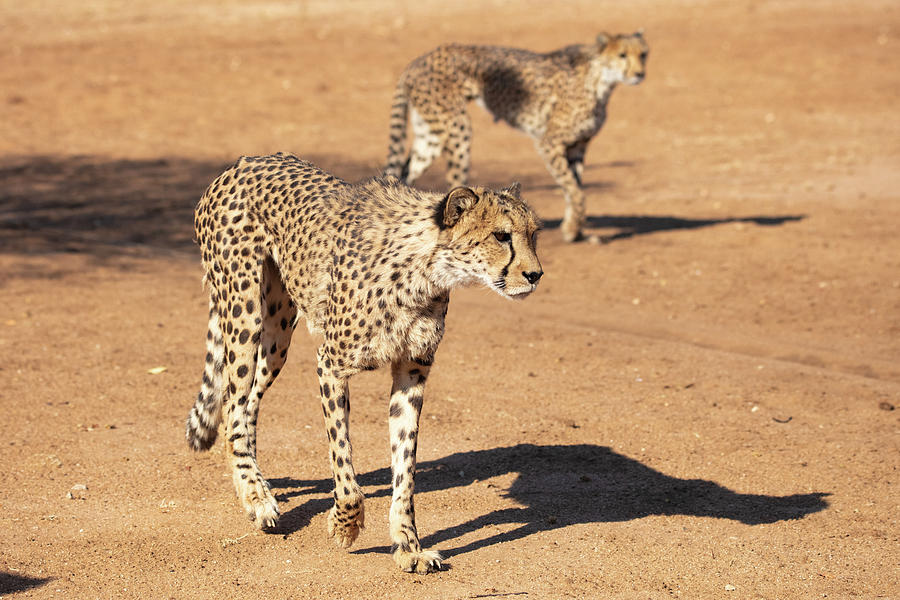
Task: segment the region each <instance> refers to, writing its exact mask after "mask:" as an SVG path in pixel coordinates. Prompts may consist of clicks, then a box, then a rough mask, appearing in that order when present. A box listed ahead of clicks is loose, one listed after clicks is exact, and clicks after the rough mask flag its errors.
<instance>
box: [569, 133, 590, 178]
mask: <svg viewBox="0 0 900 600" xmlns="http://www.w3.org/2000/svg"><path fill="white" fill-rule="evenodd" d="M588 141H589V140H578V141H577V142H575V143H573V144H569V145H567V146H566V161H568V163H569V170H570V171H572V175H573V176H574V177H575V182H576V183H577V184H578V187H582V188H583V187H584V154H585V152H586V151H587V145H588Z"/></svg>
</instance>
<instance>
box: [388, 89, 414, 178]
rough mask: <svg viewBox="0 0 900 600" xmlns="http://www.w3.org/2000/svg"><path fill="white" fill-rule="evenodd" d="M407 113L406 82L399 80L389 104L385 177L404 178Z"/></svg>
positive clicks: (406, 160)
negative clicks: (388, 137) (388, 133)
mask: <svg viewBox="0 0 900 600" xmlns="http://www.w3.org/2000/svg"><path fill="white" fill-rule="evenodd" d="M408 113H409V95H408V94H407V86H406V82H405V81H404V80H403V79H402V78H401V80H400V82H399V83H397V89H396V91H395V92H394V100H393V103H392V104H391V119H390V137H391V139H390V144H388V158H387V166H386V167H385V168H384V174H385V175H386V176H393V177H398V178H400V179H405V178H406V173H405V171H406V163H408V162H409V161H408V159H407V158H406V123H407V118H408Z"/></svg>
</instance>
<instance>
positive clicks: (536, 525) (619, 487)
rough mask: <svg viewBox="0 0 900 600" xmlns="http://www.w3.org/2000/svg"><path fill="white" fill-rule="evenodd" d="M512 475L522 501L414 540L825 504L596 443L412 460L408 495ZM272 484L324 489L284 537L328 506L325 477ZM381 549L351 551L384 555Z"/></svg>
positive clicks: (385, 476)
mask: <svg viewBox="0 0 900 600" xmlns="http://www.w3.org/2000/svg"><path fill="white" fill-rule="evenodd" d="M508 473H516V474H517V475H518V476H517V478H516V480H515V481H514V482H513V483H512V485H511V486H510V487H509V488H508V489H506V490H502V491H501V494H502V495H503V496H504V497H508V498H511V499H513V500H515V501H516V502H517V503H519V504H521V505H522V506H521V507H515V508H503V509H499V510H496V511H494V512H491V513H488V514H486V515H482V516H480V517H478V518H476V519H473V520H471V521H468V522H466V523H461V524H459V525H454V526H451V527H448V528H446V529H443V530H441V531H437V532H435V533H433V534H431V535H429V536H427V537H426V538H424V539H423V540H422V543H423V545H424V546H427V547H435V546H438V545H441V544H443V543H445V542H449V541H451V540H453V539H456V538H459V537H462V536H464V535H465V534H467V533H470V532H473V531H477V530H479V529H482V528H484V527H485V526H488V525H496V524H516V525H518V527H516V528H514V529H512V530H511V531H507V532H505V533H501V534H496V535H493V536H491V537H488V538H485V539H482V540H478V541H475V542H471V543H469V544H466V545H464V546H460V547H457V548H451V549H448V548H441V551H442V553H443V554H444V555H446V556H453V555H455V554H460V553H464V552H470V551H472V550H476V549H478V548H483V547H485V546H490V545H492V544H496V543H500V542H508V541H512V540H516V539H520V538H523V537H526V536H529V535H531V534H533V533H537V532H540V531H547V530H552V529H557V528H560V527H565V526H567V525H573V524H577V523H608V522H616V521H630V520H633V519H640V518H643V517H647V516H651V515H688V516H695V517H712V518H716V519H731V520H733V521H739V522H741V523H744V524H746V525H762V524H767V523H776V522H778V521H789V520H794V519H801V518H803V517H805V516H806V515H808V514H810V513H814V512H818V511H821V510H824V509H825V508H827V507H828V502H827V501H826V500H825V498H826V497H827V496H828V494H827V493H821V492H816V493H811V494H793V495H789V496H769V495H764V494H741V493H738V492H733V491H731V490H729V489H727V488H725V487H722V486H720V485H718V484H717V483H714V482H712V481H706V480H703V479H679V478H677V477H670V476H668V475H665V474H663V473H660V472H659V471H656V470H654V469H651V468H650V467H647V466H645V465H643V464H641V463H640V462H638V461H636V460H634V459H631V458H628V457H625V456H622V455H621V454H617V453H616V452H613V451H612V450H610V449H609V448H607V447H605V446H595V445H590V444H580V445H574V446H558V445H554V446H536V445H532V444H519V445H516V446H511V447H507V448H494V449H491V450H479V451H475V452H460V453H457V454H452V455H450V456H448V457H446V458H443V459H440V460H436V461H430V462H425V463H421V464H420V465H419V467H418V469H417V472H416V492H417V493H427V492H434V491H440V490H445V489H450V488H454V487H465V486H468V485H470V484H472V483H473V482H475V481H479V480H484V479H490V478H493V477H497V476H501V475H506V474H508ZM358 480H359V483H360V485H363V486H378V489H376V490H375V491H374V492H373V491H367V493H366V496H368V497H380V496H390V494H391V490H390V471H389V469H387V468H385V469H379V470H377V471H372V472H370V473H365V474H363V475H361V476H359V477H358ZM270 484H271V485H272V487H273V488H276V489H282V490H289V491H285V492H283V493H281V494H279V495H278V499H279V500H280V501H285V500H288V499H290V498H293V497H297V496H306V495H310V494H316V495H322V494H328V495H329V496H328V497H325V498H314V499H309V500H307V501H306V502H304V503H303V504H301V505H299V506H297V507H295V508H292V509H291V510H290V511H288V512H287V513H286V514H285V515H284V516H283V517H282V521H281V522H280V523H279V526H278V529H277V530H276V532H278V533H282V534H289V533H292V532H294V531H297V530H298V529H299V528H301V527H303V526H305V525H306V524H308V523H309V520H310V519H311V517H312V516H313V515H315V514H317V513H319V512H324V511H326V510H328V509H329V508H330V507H331V503H332V501H331V497H330V494H331V489H332V482H331V480H330V479H322V480H310V481H302V480H295V479H286V478H282V479H273V480H270ZM388 551H389V549H388V548H387V547H375V548H368V549H361V550H357V552H360V553H366V552H388Z"/></svg>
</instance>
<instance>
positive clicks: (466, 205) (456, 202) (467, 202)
mask: <svg viewBox="0 0 900 600" xmlns="http://www.w3.org/2000/svg"><path fill="white" fill-rule="evenodd" d="M476 202H478V195H477V194H476V193H475V192H474V190H472V189H470V188H467V187H463V186H460V187H455V188H453V189H452V190H450V193H449V194H447V195H446V196H445V197H444V201H443V203H442V204H443V207H444V214H443V218H442V219H441V222H442V224H443V226H444V227H453V226H454V225H456V222H457V221H459V218H460V217H461V216H462V214H463V213H464V212H465V211H467V210H469V209H470V208H472V207H473V206H475V203H476Z"/></svg>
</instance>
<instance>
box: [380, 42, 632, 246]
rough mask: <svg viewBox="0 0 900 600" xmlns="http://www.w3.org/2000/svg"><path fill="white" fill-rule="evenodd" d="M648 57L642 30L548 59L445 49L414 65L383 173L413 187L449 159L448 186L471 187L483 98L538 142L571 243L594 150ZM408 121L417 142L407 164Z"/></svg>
mask: <svg viewBox="0 0 900 600" xmlns="http://www.w3.org/2000/svg"><path fill="white" fill-rule="evenodd" d="M647 53H648V46H647V43H646V42H645V41H644V37H643V34H642V33H641V32H637V33H633V34H631V35H621V34H619V35H609V34H606V33H601V34H600V35H598V36H597V39H596V42H595V43H594V44H583V45H573V46H567V47H565V48H562V49H559V50H556V51H554V52H548V53H546V54H537V53H535V52H530V51H528V50H520V49H517V48H503V47H497V46H463V45H457V44H451V45H445V46H440V47H438V48H436V49H435V50H432V51H431V52H429V53H427V54H424V55H423V56H420V57H419V58H417V59H415V60H414V61H413V62H412V63H410V65H409V66H408V67H407V68H406V70H405V71H404V72H403V74H402V75H401V76H400V79H399V81H398V83H397V88H396V91H395V93H394V99H393V105H392V108H391V117H390V144H389V149H388V159H387V166H386V167H385V169H384V173H385V174H387V175H393V176H395V177H400V178H402V179H404V180H405V181H406V182H407V183H412V182H413V181H415V180H416V178H418V177H419V176H420V175H421V174H422V172H423V171H425V169H427V168H428V167H429V165H431V163H432V161H434V159H435V158H437V157H438V156H439V155H441V154H443V155H444V157H445V158H446V160H447V166H448V168H447V181H448V182H449V184H450V185H451V186H458V185H465V184H466V181H467V179H468V174H469V162H470V158H469V147H470V144H471V138H472V126H471V121H470V118H469V115H468V113H467V112H466V104H467V103H468V102H469V101H470V100H476V101H477V102H478V103H479V104H480V105H481V106H483V107H484V108H485V109H487V111H488V112H489V113H491V115H492V116H493V117H494V120H495V121H506V122H507V123H508V124H509V125H511V126H513V127H515V128H516V129H518V130H520V131H522V132H524V133H525V134H527V135H528V136H530V137H531V138H532V139H533V140H534V144H535V147H536V148H537V151H538V154H540V156H541V158H542V159H543V161H544V163H545V165H546V166H547V169H548V170H549V171H550V173H551V175H553V178H554V179H555V180H556V183H557V184H558V185H559V186H560V187H562V189H563V192H564V193H565V198H566V210H565V217H564V218H563V221H562V226H561V229H562V235H563V239H564V240H565V241H568V242H571V241H575V240H577V239H580V238H581V237H582V228H583V227H584V223H585V208H584V193H583V191H582V172H583V165H584V155H585V151H586V150H587V145H588V142H590V141H591V138H593V137H594V136H595V135H596V134H597V132H598V131H600V128H601V127H602V126H603V122H604V121H605V120H606V105H607V103H608V102H609V97H610V94H612V91H613V89H614V88H615V87H616V85H617V84H618V83H626V84H629V85H636V84H639V83H640V82H641V81H643V79H644V72H645V63H646V61H647ZM408 120H409V121H411V123H412V137H413V139H412V148H411V150H410V153H409V156H408V157H405V154H406V150H405V146H406V128H407V121H408Z"/></svg>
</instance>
